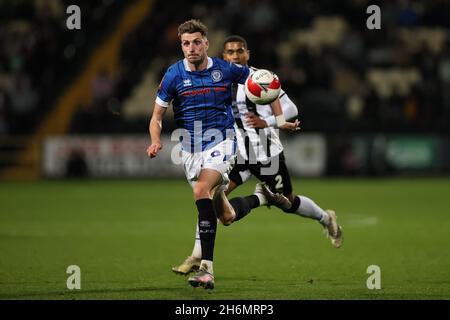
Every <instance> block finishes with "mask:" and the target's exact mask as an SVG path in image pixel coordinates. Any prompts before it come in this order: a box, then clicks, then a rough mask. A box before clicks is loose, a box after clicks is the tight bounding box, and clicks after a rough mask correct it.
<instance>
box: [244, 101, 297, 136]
mask: <svg viewBox="0 0 450 320" xmlns="http://www.w3.org/2000/svg"><path fill="white" fill-rule="evenodd" d="M284 97H287V95H286V94H283V96H282V98H281V99H283V100H281V99H280V98H277V99H276V100H275V101H274V102H272V103H271V104H270V107H271V109H272V113H273V115H272V116H270V117H267V118H266V119H262V118H260V117H258V116H257V115H255V114H254V113H251V112H249V113H247V114H246V117H247V124H248V125H249V126H251V127H253V128H266V127H269V126H271V127H278V128H280V129H283V130H288V131H297V130H300V127H299V125H300V122H299V121H298V120H295V121H294V122H287V121H286V118H287V119H291V118H293V117H295V116H296V115H297V114H298V111H297V107H296V106H295V105H294V104H293V103H292V101H291V100H290V99H289V98H288V101H287V102H289V103H287V102H286V99H284ZM282 102H283V103H282Z"/></svg>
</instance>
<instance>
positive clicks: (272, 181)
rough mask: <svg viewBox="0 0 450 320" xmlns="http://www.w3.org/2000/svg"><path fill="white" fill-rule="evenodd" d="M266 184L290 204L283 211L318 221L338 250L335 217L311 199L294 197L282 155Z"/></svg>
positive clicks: (339, 236) (339, 240)
mask: <svg viewBox="0 0 450 320" xmlns="http://www.w3.org/2000/svg"><path fill="white" fill-rule="evenodd" d="M268 184H269V186H270V188H271V189H272V190H276V191H278V192H282V193H283V194H284V195H286V197H287V198H288V199H289V200H290V202H291V203H292V206H291V207H290V208H288V209H284V210H283V211H284V212H286V213H292V214H296V215H299V216H301V217H305V218H309V219H313V220H316V221H318V222H319V223H320V224H321V225H322V226H323V227H324V228H325V229H326V230H327V236H328V237H329V238H330V239H331V243H332V245H333V246H334V247H336V248H339V247H340V246H341V244H342V228H341V226H339V225H338V224H337V216H336V214H335V213H334V211H332V210H323V209H322V208H321V207H320V206H319V205H317V204H316V203H315V202H314V201H313V200H312V199H310V198H308V197H306V196H303V195H295V194H294V193H293V189H292V182H291V177H290V174H289V170H288V168H287V166H286V160H285V158H284V154H283V153H280V155H279V168H278V172H277V174H276V175H274V176H272V177H269V181H268Z"/></svg>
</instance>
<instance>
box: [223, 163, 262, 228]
mask: <svg viewBox="0 0 450 320" xmlns="http://www.w3.org/2000/svg"><path fill="white" fill-rule="evenodd" d="M228 176H229V180H230V182H229V184H228V187H227V189H226V190H225V191H224V193H218V197H217V198H216V203H215V205H216V206H215V207H216V213H217V216H218V218H219V220H220V222H221V223H222V224H223V225H225V226H228V225H230V224H231V223H233V222H234V221H236V220H239V219H241V218H242V217H244V216H246V215H247V214H248V213H249V212H250V211H251V210H252V209H253V208H256V207H257V206H258V205H254V201H252V200H253V199H252V198H251V196H248V197H235V198H233V199H231V200H229V204H230V205H231V207H232V208H233V210H232V211H231V210H226V209H227V208H222V207H221V205H220V203H224V198H225V197H226V196H228V195H229V194H230V193H231V192H232V191H233V190H234V189H236V188H237V187H238V186H240V185H241V184H243V183H244V182H245V181H247V180H248V179H250V177H251V173H250V171H249V170H248V169H247V166H246V164H244V163H237V164H235V165H234V167H233V169H232V170H231V172H230V174H229V175H228ZM223 209H225V210H223Z"/></svg>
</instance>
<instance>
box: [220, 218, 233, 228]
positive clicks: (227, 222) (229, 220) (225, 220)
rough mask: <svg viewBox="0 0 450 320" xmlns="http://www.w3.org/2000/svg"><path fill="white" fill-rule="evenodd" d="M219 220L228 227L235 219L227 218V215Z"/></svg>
mask: <svg viewBox="0 0 450 320" xmlns="http://www.w3.org/2000/svg"><path fill="white" fill-rule="evenodd" d="M219 221H220V223H221V224H222V225H224V226H225V227H228V226H229V225H231V224H232V223H233V219H230V218H228V219H227V218H225V217H220V218H219Z"/></svg>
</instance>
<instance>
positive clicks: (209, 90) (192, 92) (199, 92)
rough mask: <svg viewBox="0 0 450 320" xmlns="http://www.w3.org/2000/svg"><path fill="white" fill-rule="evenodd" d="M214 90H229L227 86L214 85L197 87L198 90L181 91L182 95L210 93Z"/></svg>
mask: <svg viewBox="0 0 450 320" xmlns="http://www.w3.org/2000/svg"><path fill="white" fill-rule="evenodd" d="M212 90H214V91H215V92H223V91H227V88H226V87H214V88H203V89H197V90H189V91H185V92H183V93H181V95H182V96H188V97H189V96H198V95H200V94H209V93H211V91H212Z"/></svg>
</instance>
